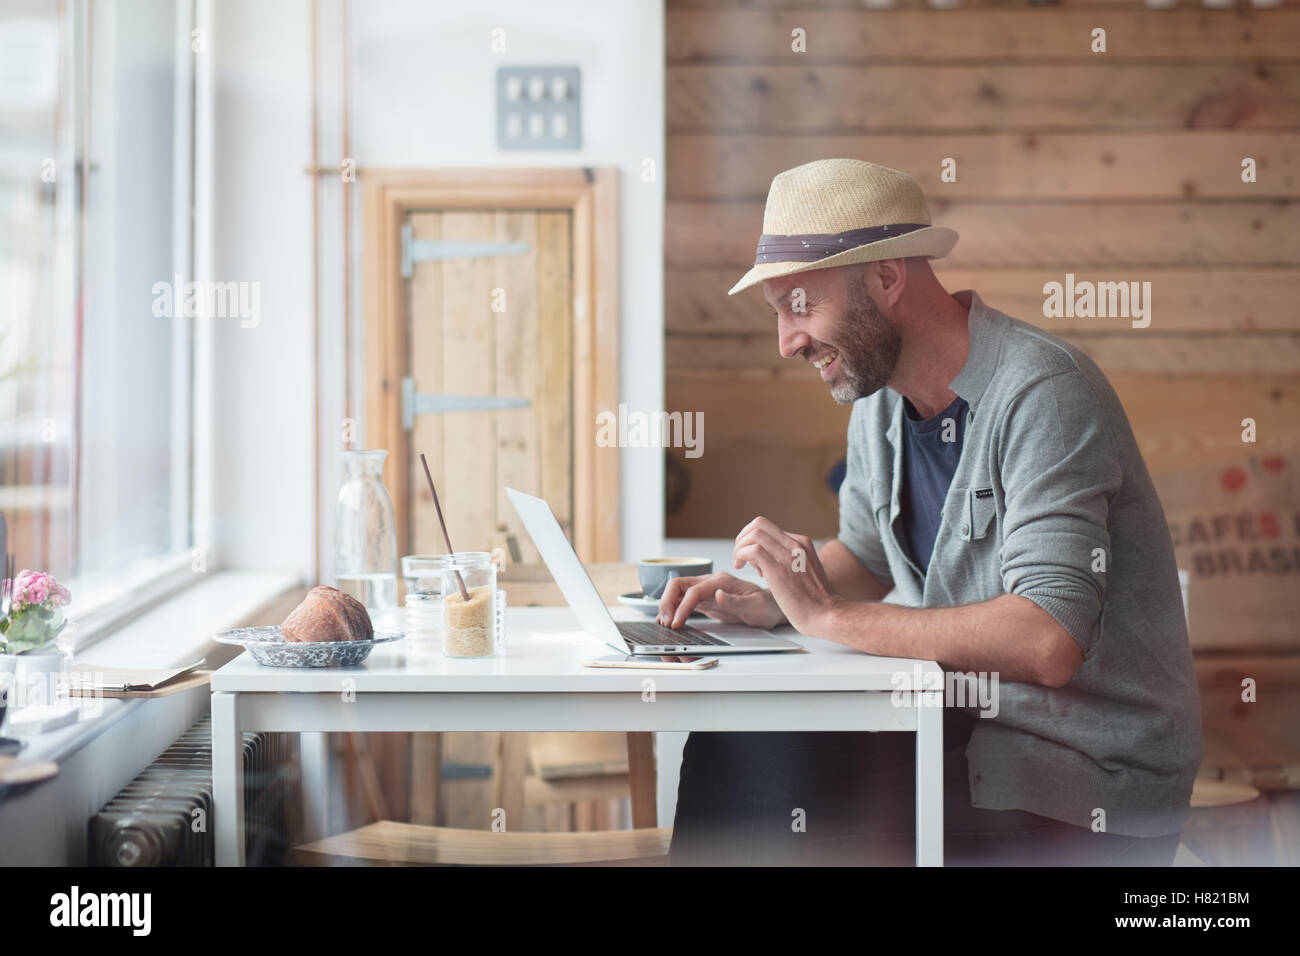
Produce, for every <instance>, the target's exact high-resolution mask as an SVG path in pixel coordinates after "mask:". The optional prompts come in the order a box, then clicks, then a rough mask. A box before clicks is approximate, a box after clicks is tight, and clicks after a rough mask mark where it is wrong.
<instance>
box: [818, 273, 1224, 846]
mask: <svg viewBox="0 0 1300 956" xmlns="http://www.w3.org/2000/svg"><path fill="white" fill-rule="evenodd" d="M954 298H956V299H957V300H958V301H959V302H960V303H961V304H962V305H969V308H970V317H969V320H968V321H969V330H970V353H969V355H968V357H967V360H966V364H965V366H964V367H963V368H962V370H961V372H960V373H959V374H958V375H957V377H956V378H955V379H954V380H953V381H952V384H951V385H950V387H951V388H952V390H953V391H954V392H956V393H957V394H958V395H960V396H961V397H962V398H964V399H965V400H966V401H967V403H968V404H969V406H970V412H969V415H968V419H967V423H966V433H965V440H964V443H963V446H962V452H961V459H960V461H959V462H958V465H957V471H956V473H955V474H954V475H953V479H952V484H951V486H950V488H949V489H948V496H947V500H946V502H945V504H944V510H943V516H942V521H941V524H940V527H939V533H938V537H937V539H936V541H935V545H934V554H933V557H932V558H931V559H930V565H929V569H928V573H926V574H924V575H923V574H922V573H921V571H920V569H919V568H917V566H916V565H915V564H913V562H912V561H911V559H910V558H909V557H908V556H907V554H906V552H905V551H904V550H903V549H902V548H901V547H900V546H899V524H898V523H899V489H900V485H901V484H902V474H901V471H902V464H903V460H902V454H903V443H902V435H901V428H902V415H903V402H902V399H901V397H900V396H899V395H898V393H897V392H894V391H893V390H892V389H888V388H882V389H881V390H880V391H878V392H876V393H875V394H873V395H869V396H867V397H866V398H862V399H859V400H858V401H857V402H856V403H855V404H854V406H853V412H852V416H851V418H850V422H849V434H848V445H849V452H848V467H847V472H846V475H845V479H844V482H843V484H842V485H841V487H840V532H839V539H840V540H841V541H842V542H843V543H844V544H845V545H846V546H847V547H848V548H849V550H850V551H852V552H853V554H854V555H855V556H856V557H857V558H858V560H859V561H861V562H862V564H863V566H864V567H866V568H867V570H869V571H870V572H871V573H872V574H873V575H874V576H875V577H876V578H878V579H879V580H880V581H881V583H883V584H885V585H886V586H890V585H892V587H893V588H894V594H893V596H892V597H891V600H896V601H897V602H898V603H901V604H905V605H910V606H913V607H952V606H955V605H961V604H972V603H976V602H979V601H985V600H989V599H991V598H995V597H997V596H999V595H1002V594H1019V595H1023V596H1024V597H1026V598H1029V599H1030V600H1031V601H1034V602H1035V603H1036V604H1038V605H1039V606H1040V607H1042V608H1043V609H1044V610H1046V611H1047V612H1048V613H1049V614H1051V615H1052V617H1053V618H1055V619H1056V620H1057V621H1058V622H1059V623H1060V625H1061V627H1063V628H1064V629H1065V630H1066V631H1067V632H1068V633H1069V635H1070V636H1071V637H1072V638H1073V639H1074V640H1075V641H1076V642H1077V643H1078V645H1079V647H1080V648H1081V649H1082V652H1083V665H1082V666H1081V667H1080V668H1079V670H1078V671H1077V672H1076V674H1075V675H1074V677H1073V678H1072V679H1071V680H1070V681H1069V683H1067V684H1066V685H1065V686H1064V687H1060V688H1050V687H1043V686H1039V685H1037V684H1023V683H1012V682H1006V681H1002V682H999V685H998V692H999V693H998V698H997V708H996V714H994V715H993V716H985V717H982V718H981V719H979V720H977V721H976V725H975V729H974V732H973V733H972V734H971V738H970V742H969V744H968V745H967V748H966V756H967V760H968V763H969V766H970V777H969V786H970V797H971V803H972V805H973V806H975V807H981V808H985V809H990V810H1007V809H1019V810H1026V811H1028V812H1030V813H1036V814H1040V815H1042V816H1046V817H1051V818H1053V819H1056V820H1061V821H1064V822H1067V823H1072V824H1076V825H1078V826H1082V827H1090V828H1092V829H1098V830H1099V829H1102V828H1104V829H1105V830H1106V831H1108V832H1112V833H1120V834H1127V835H1131V836H1158V835H1163V834H1168V833H1175V832H1177V831H1178V830H1179V829H1181V827H1182V825H1183V823H1184V821H1185V819H1186V816H1187V809H1188V803H1189V798H1190V795H1191V790H1192V779H1193V777H1194V776H1195V775H1196V770H1197V768H1198V766H1199V765H1200V762H1201V713H1200V701H1199V694H1198V692H1197V685H1196V677H1195V673H1194V671H1193V668H1192V656H1191V649H1190V646H1189V644H1188V639H1187V624H1186V620H1185V618H1184V616H1183V605H1182V598H1181V592H1180V589H1179V584H1178V573H1177V567H1176V565H1175V563H1174V550H1173V543H1172V541H1171V540H1170V536H1169V527H1168V525H1167V523H1166V521H1165V516H1164V512H1163V510H1162V509H1161V507H1160V502H1159V500H1158V498H1157V497H1156V492H1155V489H1154V487H1153V486H1152V483H1151V478H1150V476H1149V475H1148V473H1147V469H1146V465H1145V463H1144V462H1143V461H1142V456H1141V454H1140V453H1139V451H1138V448H1137V443H1136V441H1135V440H1134V438H1133V432H1132V430H1131V428H1130V427H1129V423H1128V418H1127V416H1126V415H1125V414H1124V409H1123V407H1122V406H1121V405H1120V402H1119V399H1118V398H1117V397H1116V395H1115V392H1114V390H1113V389H1112V388H1111V386H1110V383H1109V382H1108V381H1107V380H1106V377H1105V376H1104V375H1103V374H1102V372H1101V370H1100V369H1098V368H1097V366H1096V365H1095V364H1094V363H1093V362H1092V361H1091V360H1090V359H1089V358H1088V357H1087V356H1086V355H1084V354H1083V353H1081V352H1080V351H1078V350H1077V349H1075V348H1074V347H1073V346H1071V345H1069V344H1068V343H1066V342H1063V341H1061V340H1060V339H1058V338H1056V337H1055V336H1053V335H1050V334H1048V333H1047V332H1044V331H1042V330H1041V329H1038V328H1035V327H1034V326H1032V325H1028V324H1027V323H1024V322H1020V321H1017V320H1016V319H1013V318H1010V317H1009V316H1007V315H1004V314H1003V313H1001V312H998V311H997V310H995V309H990V308H989V307H987V306H986V305H984V303H983V302H981V301H980V299H979V296H978V295H976V294H975V293H974V292H973V291H970V290H967V291H965V292H958V293H955V295H954ZM967 710H968V712H970V713H977V712H978V711H977V710H976V709H975V708H973V707H968V708H967ZM988 710H989V712H990V713H991V712H992V711H993V708H989V709H988Z"/></svg>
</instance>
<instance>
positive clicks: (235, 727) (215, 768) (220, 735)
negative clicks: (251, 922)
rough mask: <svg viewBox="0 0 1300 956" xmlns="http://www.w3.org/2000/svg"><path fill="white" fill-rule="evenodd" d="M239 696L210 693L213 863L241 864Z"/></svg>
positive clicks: (242, 796) (242, 801) (242, 787)
mask: <svg viewBox="0 0 1300 956" xmlns="http://www.w3.org/2000/svg"><path fill="white" fill-rule="evenodd" d="M242 742H243V741H242V736H241V734H240V730H239V695H238V694H229V693H224V692H217V691H214V692H213V694H212V798H213V816H214V817H216V819H215V820H213V821H211V823H212V825H213V838H214V840H215V843H216V858H217V859H216V863H217V866H243V865H244V748H243V747H242V746H241V744H242Z"/></svg>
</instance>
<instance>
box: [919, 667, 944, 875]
mask: <svg viewBox="0 0 1300 956" xmlns="http://www.w3.org/2000/svg"><path fill="white" fill-rule="evenodd" d="M916 703H917V710H916V865H917V866H943V695H942V694H937V693H921V694H917V695H916Z"/></svg>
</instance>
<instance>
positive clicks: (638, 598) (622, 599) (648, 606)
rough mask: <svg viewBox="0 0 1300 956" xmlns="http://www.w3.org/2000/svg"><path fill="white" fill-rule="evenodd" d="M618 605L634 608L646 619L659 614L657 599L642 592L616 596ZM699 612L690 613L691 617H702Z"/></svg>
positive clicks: (630, 592) (629, 592)
mask: <svg viewBox="0 0 1300 956" xmlns="http://www.w3.org/2000/svg"><path fill="white" fill-rule="evenodd" d="M618 603H619V604H623V605H625V606H627V607H631V608H636V609H637V610H638V611H640V612H641V613H642V614H645V615H646V616H647V617H654V616H655V615H657V614H658V613H659V599H658V598H648V597H646V596H645V592H643V591H628V592H627V593H626V594H620V595H619V596H618ZM704 616H705V615H703V614H701V613H700V612H699V611H692V612H691V617H704Z"/></svg>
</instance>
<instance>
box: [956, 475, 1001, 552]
mask: <svg viewBox="0 0 1300 956" xmlns="http://www.w3.org/2000/svg"><path fill="white" fill-rule="evenodd" d="M996 514H997V505H996V504H995V503H994V500H993V489H992V488H963V489H961V490H960V491H959V492H958V493H957V494H955V495H949V498H948V503H947V505H946V506H945V508H944V519H945V520H946V521H947V522H948V525H949V527H951V528H952V533H953V534H954V535H956V536H957V537H958V538H960V539H961V540H962V541H979V540H982V539H983V538H984V537H986V536H987V535H988V533H989V528H990V527H991V526H992V525H993V518H994V516H995V515H996Z"/></svg>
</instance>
